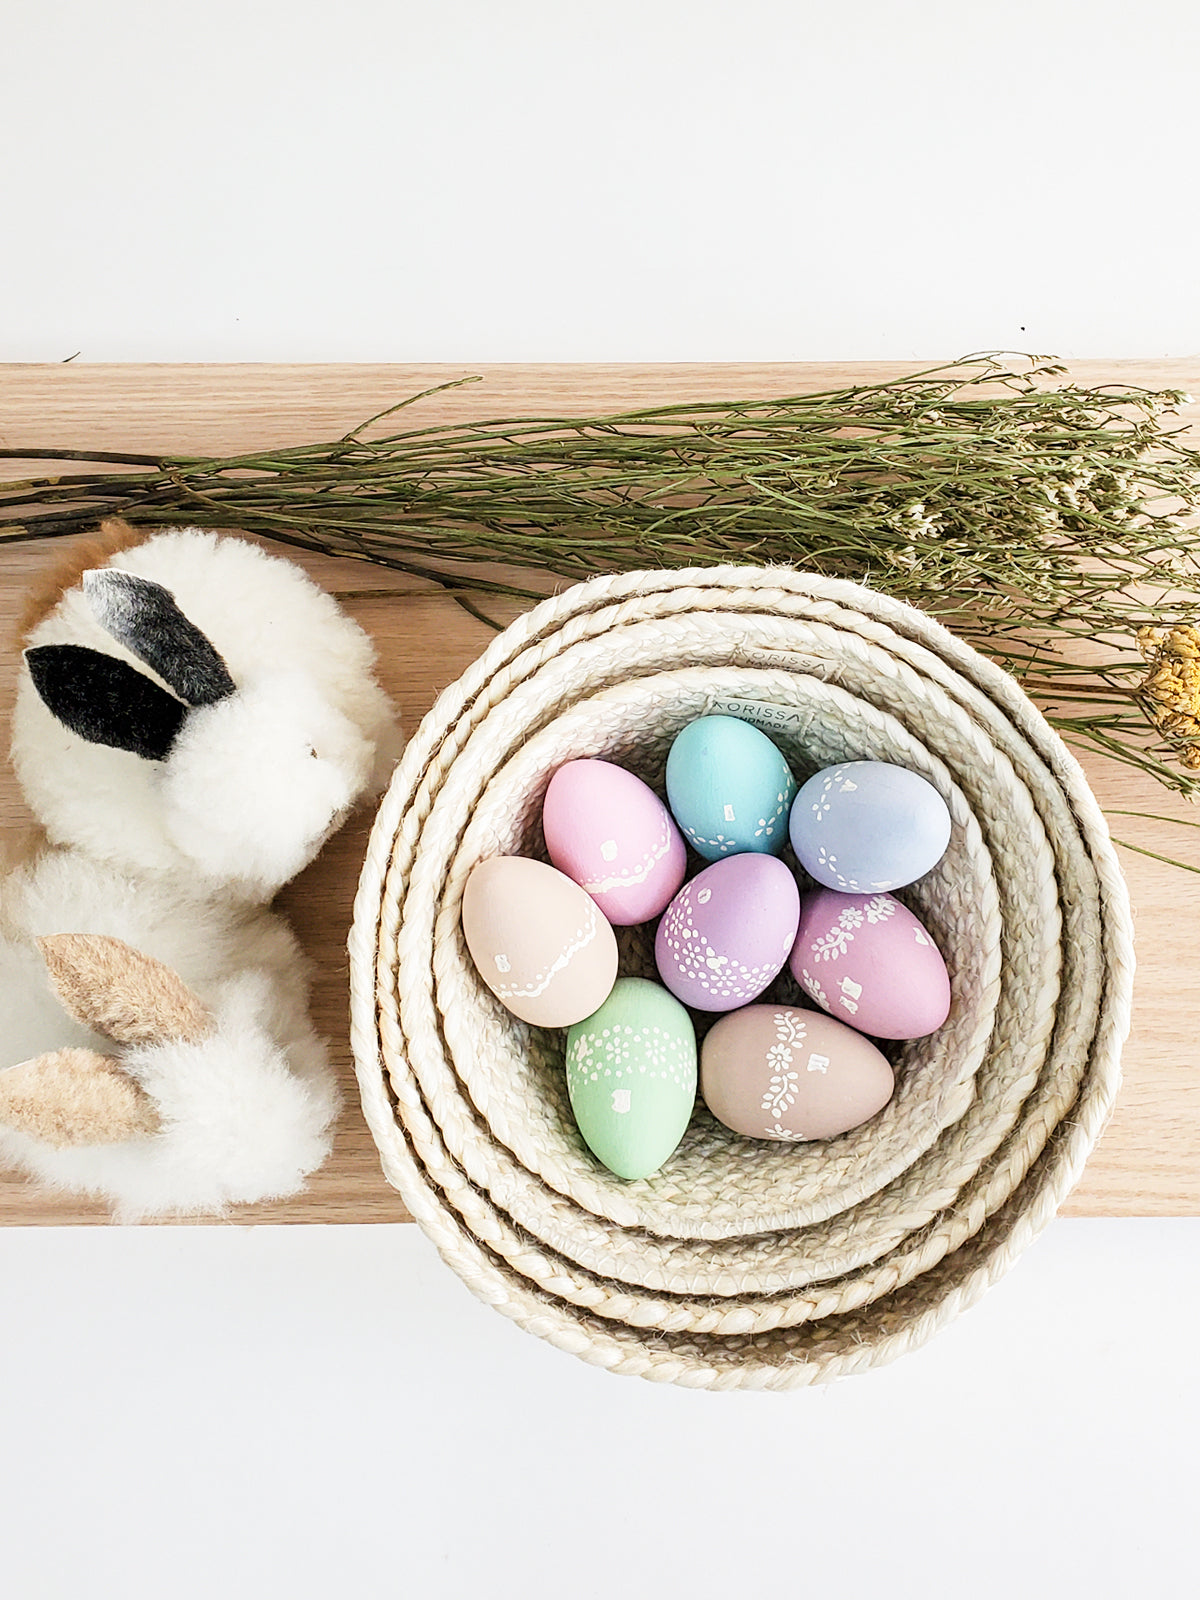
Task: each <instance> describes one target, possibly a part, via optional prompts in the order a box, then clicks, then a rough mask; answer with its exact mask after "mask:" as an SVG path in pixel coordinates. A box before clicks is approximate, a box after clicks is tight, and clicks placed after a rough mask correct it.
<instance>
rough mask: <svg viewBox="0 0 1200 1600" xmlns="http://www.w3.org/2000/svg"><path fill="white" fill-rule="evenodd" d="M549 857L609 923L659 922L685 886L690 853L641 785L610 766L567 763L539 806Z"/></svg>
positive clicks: (664, 810)
mask: <svg viewBox="0 0 1200 1600" xmlns="http://www.w3.org/2000/svg"><path fill="white" fill-rule="evenodd" d="M542 831H543V833H544V834H545V836H546V849H547V851H548V852H549V855H550V859H551V861H553V863H554V865H555V866H556V867H557V868H558V870H559V871H560V872H565V873H566V875H567V877H568V878H573V879H574V881H575V882H576V883H577V884H579V885H580V887H581V888H583V889H585V890H586V891H587V893H588V894H590V895H591V897H592V899H593V900H594V901H595V902H596V904H597V905H598V906H599V907H600V909H601V911H603V913H604V915H605V916H606V917H607V918H608V920H609V922H611V923H614V924H616V925H617V926H618V927H627V926H630V925H632V924H633V923H636V922H649V921H650V919H651V918H652V917H656V916H657V915H658V914H659V912H660V911H661V910H662V909H663V907H664V906H665V905H666V904H667V903H668V901H669V900H670V899H671V896H672V895H673V894H674V893H675V891H676V889H678V888H679V885H680V884H681V883H682V882H683V877H684V873H685V872H686V871H687V851H686V849H685V847H684V843H683V836H682V835H681V834H680V832H679V829H678V828H677V827H676V826H675V823H674V820H673V819H672V817H671V813H670V812H669V811H668V810H667V808H666V806H665V805H664V804H663V802H662V801H661V800H660V799H659V798H658V796H657V795H656V794H655V792H654V790H653V789H651V788H650V786H649V784H645V783H643V782H642V780H641V779H640V778H639V777H638V776H637V775H636V774H635V773H632V772H629V771H627V770H626V769H625V768H624V767H618V766H615V765H614V764H613V763H612V762H611V761H599V760H595V759H591V758H588V759H583V760H579V761H568V762H567V763H566V764H565V766H561V767H559V769H558V771H557V772H556V773H555V774H554V776H553V777H552V778H551V780H550V786H549V788H548V789H547V790H546V798H545V800H544V801H543V802H542Z"/></svg>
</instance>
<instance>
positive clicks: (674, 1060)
mask: <svg viewBox="0 0 1200 1600" xmlns="http://www.w3.org/2000/svg"><path fill="white" fill-rule="evenodd" d="M567 1074H568V1079H569V1080H573V1081H574V1082H576V1083H580V1084H581V1083H589V1082H590V1083H598V1082H599V1081H600V1079H601V1078H613V1079H615V1080H616V1081H617V1082H618V1083H619V1082H620V1081H621V1079H622V1078H626V1077H628V1078H637V1077H648V1078H663V1079H666V1080H668V1081H670V1082H672V1083H674V1084H676V1085H677V1086H678V1087H679V1088H681V1089H685V1088H688V1087H689V1086H691V1085H692V1084H694V1082H695V1075H696V1050H695V1044H694V1042H693V1041H692V1040H688V1039H683V1038H681V1037H680V1036H679V1035H678V1034H672V1033H664V1031H663V1030H662V1029H661V1028H654V1027H641V1028H634V1027H630V1026H629V1025H628V1024H625V1025H617V1026H615V1027H611V1028H602V1029H601V1030H600V1031H599V1032H598V1033H584V1034H581V1035H580V1036H579V1038H577V1039H576V1040H575V1042H574V1044H573V1045H572V1046H571V1050H570V1053H569V1054H568V1056H567ZM614 1109H620V1108H619V1107H614ZM625 1109H626V1110H628V1107H626V1108H625Z"/></svg>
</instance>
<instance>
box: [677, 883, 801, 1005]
mask: <svg viewBox="0 0 1200 1600" xmlns="http://www.w3.org/2000/svg"><path fill="white" fill-rule="evenodd" d="M799 916H800V891H799V889H797V887H796V880H795V878H793V876H792V874H791V872H790V870H789V869H788V868H787V867H786V866H785V865H784V863H783V862H782V861H781V860H780V859H779V857H778V856H770V855H761V854H759V853H757V852H754V851H751V852H748V853H746V854H745V855H739V856H726V857H725V858H724V859H723V860H721V861H714V862H713V864H712V866H711V867H705V869H704V871H703V872H699V873H697V874H696V876H695V877H694V878H692V879H691V881H690V882H688V883H685V884H684V886H683V888H682V889H680V891H679V893H678V894H677V895H676V896H675V898H674V899H673V900H672V901H671V904H670V905H669V906H668V907H667V909H666V911H665V912H664V913H663V918H662V921H661V922H660V923H659V925H658V933H657V936H656V938H655V941H654V959H655V962H656V964H657V966H658V972H659V976H660V977H661V978H662V981H663V982H664V983H665V984H666V986H667V988H668V989H669V990H670V991H671V993H672V994H673V995H674V996H675V998H676V999H677V1000H682V1001H683V1003H684V1005H685V1006H692V1007H693V1008H694V1009H695V1010H697V1011H732V1010H733V1009H734V1007H735V1006H744V1005H745V1004H746V1002H747V1001H749V1000H753V999H754V998H755V996H756V995H760V994H761V993H762V992H763V990H764V989H765V988H766V987H767V985H768V984H769V983H770V982H771V981H772V979H773V978H775V977H776V976H777V975H778V974H779V973H780V972H782V970H783V964H784V962H785V961H786V960H787V958H788V952H789V951H790V950H791V948H792V944H793V942H794V940H795V937H796V926H797V922H798V920H799Z"/></svg>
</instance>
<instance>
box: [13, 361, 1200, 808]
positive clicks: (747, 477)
mask: <svg viewBox="0 0 1200 1600" xmlns="http://www.w3.org/2000/svg"><path fill="white" fill-rule="evenodd" d="M1022 360H1023V362H1024V365H1023V366H1019V368H1018V366H1017V364H1015V363H1013V362H1012V361H1008V362H1006V361H1004V360H1002V359H1001V358H1000V357H999V356H979V357H969V358H966V359H964V360H962V361H957V362H952V363H950V364H949V365H946V366H942V367H936V368H932V369H930V370H928V371H925V372H920V373H916V374H914V375H913V376H911V377H908V378H902V379H899V380H895V381H892V382H888V383H880V384H868V385H858V386H853V387H850V388H845V389H840V390H835V391H829V392H826V393H822V394H807V395H791V396H782V397H778V398H774V399H766V400H740V401H722V402H711V403H689V404H680V405H673V406H657V407H652V408H648V409H643V410H635V411H629V412H624V413H620V414H617V415H612V416H602V417H593V418H578V417H576V418H567V419H564V418H553V417H551V418H545V417H528V418H517V419H514V418H500V419H495V420H491V421H484V422H470V423H458V424H443V425H440V426H433V427H425V428H417V429H410V430H408V431H405V432H400V433H389V434H383V435H378V434H376V435H374V436H368V435H369V430H371V429H372V428H373V427H375V426H376V425H377V424H379V423H381V422H383V420H384V419H385V418H387V417H390V416H392V415H393V414H394V413H395V412H397V411H399V410H401V409H403V408H404V407H406V406H409V405H411V404H412V403H413V402H414V401H415V400H419V399H422V398H424V397H425V396H424V395H419V396H413V397H412V399H410V400H406V401H403V402H401V403H400V405H398V406H393V407H390V408H389V409H388V410H386V411H383V412H380V413H379V414H378V415H377V416H375V417H372V418H370V419H369V420H368V421H367V422H365V423H362V424H361V425H360V426H358V427H356V428H354V429H353V430H352V431H351V432H350V433H348V434H346V435H345V436H344V437H343V438H341V439H336V440H332V441H329V442H326V443H320V444H310V445H301V446H293V447H287V448H280V449H277V450H260V451H253V452H249V453H247V454H244V455H240V456H232V457H226V458H222V459H203V458H199V457H191V456H157V455H143V456H138V455H128V454H114V453H98V454H93V453H89V452H87V451H86V450H38V449H33V448H31V449H23V448H16V447H14V448H12V449H8V450H3V451H0V458H3V457H7V458H10V459H11V458H30V459H40V460H75V461H80V462H84V463H87V462H91V463H93V464H94V465H95V466H102V467H106V468H109V469H124V470H109V471H103V472H96V471H92V472H81V473H78V474H69V475H66V476H63V477H46V478H36V479H27V480H24V481H22V482H17V483H8V484H0V519H6V520H0V543H2V542H4V541H7V540H14V539H27V538H36V537H41V536H43V535H47V534H56V533H65V532H70V531H74V530H76V529H78V528H81V527H85V526H88V525H90V524H91V523H94V522H95V521H96V520H97V518H98V517H99V516H105V515H120V516H124V517H126V518H127V519H129V520H130V521H133V522H136V523H143V524H168V523H191V524H196V525H200V526H207V527H236V528H242V529H246V530H248V531H251V532H256V533H261V534H266V535H269V536H270V537H272V538H275V539H278V540H281V541H283V542H284V543H287V544H291V545H296V546H299V547H300V548H303V549H308V550H314V551H322V552H325V553H328V554H335V555H344V556H348V557H352V558H354V559H357V560H361V561H370V562H376V563H379V564H381V565H384V566H387V567H392V568H397V569H399V570H402V571H405V572H409V573H412V574H415V575H417V576H420V577H426V578H434V579H436V580H437V581H438V582H440V583H443V584H445V585H446V586H447V587H449V588H451V589H452V590H453V591H454V592H455V593H456V594H457V595H458V596H459V597H460V598H461V599H462V600H463V601H464V603H466V604H467V605H468V606H469V607H470V602H469V601H467V600H466V595H465V592H464V591H468V590H477V591H489V590H490V591H492V592H494V593H507V594H516V595H532V593H533V592H532V591H530V590H524V589H522V588H520V587H519V586H517V585H514V584H506V583H503V582H500V581H497V580H493V579H489V578H484V577H480V576H479V575H478V574H476V573H473V572H472V571H471V570H470V568H469V566H468V565H467V564H468V563H473V562H474V563H478V562H480V561H490V562H503V563H508V564H510V565H516V566H525V567H537V568H542V569H545V570H547V571H550V572H553V573H556V574H560V575H562V576H563V577H567V578H585V577H588V576H591V575H593V574H595V573H599V572H611V571H617V570H631V569H634V568H639V567H655V566H665V567H680V566H691V565H697V564H705V563H717V562H725V561H757V562H763V563H774V562H780V563H790V564H794V565H798V566H802V567H806V568H808V569H810V570H813V571H816V572H819V573H823V574H826V575H829V576H835V577H849V578H854V579H857V580H859V581H861V582H865V583H869V584H871V585H873V586H874V587H876V588H878V589H881V590H884V591H885V592H887V593H890V594H893V595H896V596H897V597H899V598H900V599H904V600H908V601H910V602H911V603H912V604H914V605H917V606H920V607H922V608H923V609H925V610H926V611H928V612H930V613H932V614H933V615H935V616H939V617H941V618H942V619H943V620H946V621H947V622H949V623H950V624H951V625H952V626H953V627H954V628H955V629H956V631H958V632H960V633H961V634H963V635H964V636H965V637H967V638H968V639H969V640H970V641H971V642H972V643H973V644H975V645H977V646H978V647H979V648H981V649H983V650H985V651H987V652H988V653H989V654H991V655H992V656H993V657H994V658H995V659H997V660H998V661H1000V662H1001V664H1002V665H1004V666H1005V667H1006V668H1008V669H1009V670H1010V671H1012V672H1013V673H1014V674H1016V675H1017V676H1018V678H1020V679H1021V680H1022V681H1023V682H1024V684H1025V686H1026V688H1027V689H1028V690H1029V692H1030V693H1031V694H1033V695H1034V697H1035V698H1036V699H1037V700H1038V702H1039V704H1041V705H1042V707H1043V709H1044V710H1045V712H1046V714H1047V716H1048V717H1049V720H1050V721H1051V722H1052V723H1054V725H1055V726H1057V727H1058V728H1059V729H1060V731H1061V732H1062V733H1063V734H1064V736H1065V737H1067V738H1068V739H1069V740H1070V741H1072V742H1073V743H1075V744H1077V745H1083V746H1091V747H1092V748H1095V749H1099V750H1101V751H1103V752H1104V753H1105V754H1108V755H1112V756H1114V757H1116V758H1117V759H1119V760H1122V761H1128V762H1131V763H1132V764H1134V765H1135V766H1137V767H1139V768H1142V769H1143V770H1145V771H1147V772H1150V773H1152V774H1153V775H1154V776H1155V777H1156V778H1158V779H1159V780H1160V781H1161V782H1163V783H1164V784H1166V785H1167V786H1168V787H1170V788H1173V789H1176V790H1179V791H1180V792H1182V793H1189V794H1190V793H1193V792H1197V791H1200V721H1198V720H1197V719H1198V718H1200V709H1198V708H1197V704H1196V701H1197V687H1196V669H1197V662H1196V659H1195V658H1194V657H1193V656H1191V655H1189V654H1187V650H1188V649H1190V648H1191V645H1192V643H1193V642H1194V641H1195V640H1197V639H1200V634H1198V633H1197V627H1196V624H1197V623H1198V622H1200V598H1198V596H1197V591H1198V589H1200V585H1198V584H1197V581H1196V580H1197V576H1198V574H1200V531H1198V530H1197V528H1196V526H1195V523H1194V520H1193V514H1194V513H1195V511H1196V510H1197V508H1198V507H1200V452H1197V451H1196V450H1195V449H1193V448H1191V447H1189V446H1188V445H1187V444H1186V443H1185V442H1184V441H1183V438H1182V437H1181V434H1182V429H1180V428H1176V429H1172V428H1170V427H1169V426H1167V419H1169V418H1171V417H1172V416H1174V415H1176V414H1177V409H1178V406H1179V405H1180V403H1181V402H1182V401H1184V400H1185V399H1186V396H1184V395H1182V394H1181V393H1180V392H1179V391H1177V390H1163V391H1158V392H1154V391H1149V390H1144V389H1137V388H1128V387H1120V386H1112V387H1104V388H1098V389H1088V388H1081V387H1078V386H1076V385H1074V384H1071V383H1070V382H1059V381H1058V380H1060V379H1063V378H1064V376H1065V369H1064V368H1063V367H1061V366H1060V365H1058V364H1057V363H1055V362H1054V361H1052V360H1050V359H1047V358H1033V357H1030V358H1022ZM460 381H461V382H470V381H474V380H471V379H463V380H460ZM441 387H442V388H448V387H455V385H442V386H441ZM434 392H436V391H427V393H434ZM129 468H134V469H136V470H134V471H130V470H127V469H129ZM470 608H471V609H474V608H473V607H470ZM476 614H478V613H476ZM1163 628H1166V629H1167V630H1168V631H1167V633H1166V636H1165V639H1163V640H1161V641H1160V639H1159V634H1158V632H1157V631H1156V630H1161V629H1163Z"/></svg>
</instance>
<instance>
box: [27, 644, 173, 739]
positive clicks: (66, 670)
mask: <svg viewBox="0 0 1200 1600" xmlns="http://www.w3.org/2000/svg"><path fill="white" fill-rule="evenodd" d="M25 660H26V662H27V663H28V665H29V676H30V677H31V678H32V679H33V686H34V688H35V689H36V690H37V692H38V694H39V695H40V696H41V698H42V700H43V701H44V703H45V704H46V706H47V707H48V708H49V710H50V711H51V712H52V713H53V714H54V716H56V717H57V718H58V720H59V722H61V723H62V724H63V726H64V727H67V728H70V730H71V732H72V733H77V734H78V735H79V737H80V738H81V739H86V740H87V741H88V742H89V743H90V744H106V745H111V746H112V748H113V749H114V750H130V751H132V752H133V754H134V755H136V756H141V757H143V759H145V760H147V761H165V760H166V758H167V755H168V753H169V752H170V749H171V746H172V745H173V744H174V742H175V736H176V735H177V734H178V732H179V730H180V728H181V727H182V725H183V719H184V718H185V717H186V716H187V709H188V708H187V707H186V706H185V705H181V704H180V702H179V701H178V700H175V699H173V698H172V696H171V695H169V694H168V693H167V691H166V690H165V689H160V688H159V686H158V685H157V684H156V683H152V682H151V681H150V679H149V678H147V677H146V676H145V675H144V674H143V673H140V672H138V671H137V670H136V669H135V668H134V667H131V666H130V665H129V663H128V662H127V661H118V660H117V658H116V656H106V655H101V653H100V651H98V650H89V649H88V647H87V646H86V645H82V644H38V645H34V646H32V648H30V649H29V650H26V652H25Z"/></svg>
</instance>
